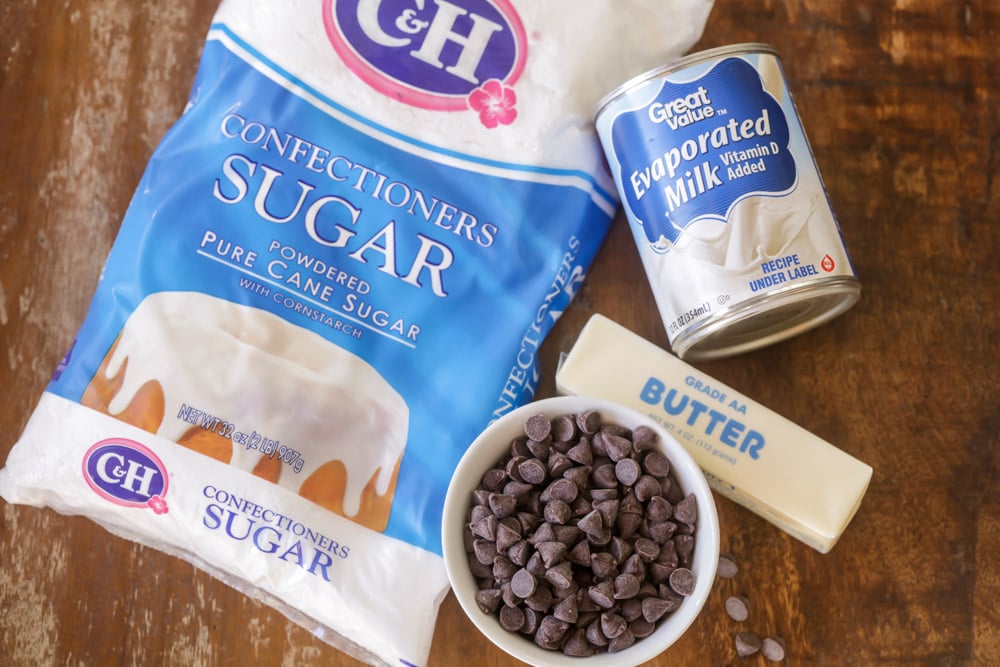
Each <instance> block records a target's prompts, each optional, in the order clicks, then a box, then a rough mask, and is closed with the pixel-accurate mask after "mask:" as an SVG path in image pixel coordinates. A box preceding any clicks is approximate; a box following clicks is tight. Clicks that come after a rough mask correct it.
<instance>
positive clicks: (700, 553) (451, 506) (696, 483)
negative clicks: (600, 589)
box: [441, 395, 720, 667]
mask: <svg viewBox="0 0 1000 667" xmlns="http://www.w3.org/2000/svg"><path fill="white" fill-rule="evenodd" d="M584 409H594V410H597V411H598V412H599V413H601V416H602V418H603V419H605V420H607V421H612V422H615V423H621V424H622V425H624V426H627V427H629V428H634V427H635V426H637V425H639V424H645V425H648V426H649V427H651V428H653V429H654V430H655V431H656V432H657V434H658V435H659V437H660V447H661V449H662V450H663V451H664V453H665V454H666V455H667V458H668V459H669V460H670V464H671V468H672V469H679V472H678V473H677V478H678V481H679V482H680V483H681V486H682V488H683V490H684V491H685V494H687V493H694V494H695V496H696V497H697V498H698V523H697V532H696V538H695V552H694V553H695V556H694V558H693V560H692V563H691V569H692V571H693V572H694V573H695V590H694V592H693V593H692V594H691V595H689V596H687V597H686V598H685V600H684V602H683V603H682V604H681V606H680V608H678V610H677V611H675V612H673V613H672V615H671V616H670V617H669V618H668V620H667V621H663V622H661V623H660V624H658V626H657V629H656V631H654V633H653V634H652V635H650V636H648V637H646V638H644V639H642V640H640V641H637V642H636V643H635V644H633V645H632V646H631V647H629V648H628V649H625V650H624V651H619V652H617V653H601V654H597V655H594V656H590V657H587V658H577V657H570V656H566V655H564V654H562V653H560V652H558V651H550V650H546V649H543V648H541V647H539V646H537V645H535V644H534V643H533V642H532V641H531V640H530V639H528V638H527V637H525V636H523V635H519V634H517V633H513V632H509V631H507V630H504V629H503V628H501V627H500V624H499V622H498V621H497V620H496V618H495V617H494V616H492V615H488V614H484V613H483V612H482V611H481V610H480V609H479V608H478V606H477V605H476V603H475V599H474V592H475V589H476V584H475V578H474V577H473V575H472V573H471V571H470V570H469V566H468V560H467V559H468V556H467V554H466V551H465V546H464V541H463V536H462V527H463V526H464V524H465V520H466V519H465V517H466V515H467V512H468V508H469V506H470V503H471V496H472V491H473V490H474V489H475V487H476V486H477V485H478V484H479V480H480V479H481V477H482V474H483V472H485V468H484V467H483V465H484V463H485V462H484V460H483V459H484V458H485V457H487V455H489V456H488V458H489V459H490V461H491V463H490V464H492V462H493V461H495V460H497V459H499V458H500V457H501V456H502V455H503V453H504V452H505V451H506V447H507V446H509V443H510V441H511V440H513V438H514V437H517V436H518V435H521V434H523V433H524V430H523V429H524V422H525V421H526V420H527V418H528V417H530V416H533V415H535V414H545V415H547V416H549V417H550V418H551V417H555V416H558V415H561V414H574V413H579V412H581V411H582V410H584ZM493 454H495V455H496V456H495V458H494V456H493ZM488 465H489V464H488ZM441 533H442V534H441V545H442V553H443V556H444V562H445V570H446V572H447V575H448V580H449V583H450V584H451V589H452V591H453V592H454V594H455V598H456V599H457V600H458V603H459V605H460V606H461V607H462V610H463V611H464V612H465V614H466V616H467V617H468V618H469V620H471V621H472V623H473V625H475V626H476V627H477V628H478V629H479V631H480V632H482V633H483V634H484V635H485V636H486V637H487V638H488V639H489V640H490V641H491V642H492V643H493V644H494V645H496V646H497V647H498V648H500V649H501V650H503V651H504V652H506V653H508V654H509V655H511V656H513V657H515V658H517V659H518V660H521V661H523V662H526V663H528V664H531V665H536V666H539V665H553V666H556V665H558V666H559V667H563V666H566V665H579V664H581V663H580V661H581V660H585V661H586V664H587V665H588V667H603V666H604V665H607V666H608V667H610V666H611V665H614V667H628V666H631V665H639V664H641V663H643V662H646V661H648V660H651V659H652V658H654V657H656V656H657V655H659V654H660V653H662V652H663V651H665V650H667V649H668V648H669V647H670V646H672V645H673V644H674V643H675V642H676V641H677V640H678V639H679V638H680V637H681V636H682V635H683V634H684V633H685V632H686V631H687V630H688V628H689V627H690V626H691V624H692V623H694V621H695V619H696V618H697V617H698V615H699V614H700V612H701V610H702V608H703V607H704V605H705V603H706V601H707V599H708V595H709V593H710V592H711V590H712V588H713V586H714V582H715V574H716V567H717V566H718V560H719V549H720V548H719V518H718V513H717V509H716V506H715V498H714V496H713V495H712V490H711V488H710V487H709V484H708V480H707V479H706V477H705V475H704V472H703V471H702V470H701V468H700V467H699V466H698V465H697V463H695V461H694V458H693V457H692V456H691V454H690V453H688V451H687V450H686V449H685V447H684V446H683V445H681V444H680V442H679V441H678V440H677V439H676V438H675V437H674V436H672V435H671V434H670V433H669V432H668V431H667V430H666V429H665V428H664V427H663V426H662V425H661V424H660V423H658V422H657V421H656V420H655V419H654V418H653V417H650V416H648V415H644V414H642V413H641V412H639V411H637V410H635V409H633V408H631V407H629V406H626V405H623V404H621V403H618V402H616V401H611V400H607V399H602V398H596V397H591V396H577V395H572V396H553V397H550V398H543V399H539V400H535V401H532V402H530V403H526V404H524V405H522V406H520V407H518V408H516V409H514V410H512V411H511V412H509V413H507V414H505V415H504V416H502V417H500V418H499V419H497V420H495V421H493V422H491V423H490V425H489V426H487V427H486V428H485V429H484V430H483V432H482V433H480V434H479V436H478V437H476V439H475V440H473V442H472V444H471V445H469V447H468V448H467V449H466V451H465V453H464V454H463V455H462V458H461V459H460V460H459V463H458V465H457V466H456V468H455V471H454V473H453V475H452V479H451V481H450V483H449V484H448V490H447V492H446V494H445V502H444V508H443V512H442V522H441ZM671 621H672V622H671Z"/></svg>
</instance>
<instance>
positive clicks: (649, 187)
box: [595, 44, 861, 360]
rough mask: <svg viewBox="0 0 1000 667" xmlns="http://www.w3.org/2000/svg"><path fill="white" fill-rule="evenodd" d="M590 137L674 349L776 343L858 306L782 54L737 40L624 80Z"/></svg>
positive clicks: (737, 348) (729, 350)
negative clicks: (598, 146) (596, 139)
mask: <svg viewBox="0 0 1000 667" xmlns="http://www.w3.org/2000/svg"><path fill="white" fill-rule="evenodd" d="M595 121H596V124H597V132H598V135H599V136H600V139H601V143H602V145H603V147H604V152H605V154H606V156H607V158H608V163H609V166H610V167H611V171H612V173H613V175H614V178H615V183H616V184H617V187H618V193H619V195H620V196H621V198H622V204H623V206H624V208H625V212H626V214H627V216H628V219H629V223H630V226H631V228H632V233H633V236H634V237H635V241H636V244H637V245H638V247H639V254H640V256H641V257H642V262H643V266H644V268H645V270H646V275H647V277H648V278H649V281H650V284H651V286H652V288H653V294H654V296H655V297H656V304H657V307H658V308H659V310H660V315H661V316H662V318H663V323H664V325H665V326H666V329H667V336H668V338H669V340H670V345H671V347H672V348H673V350H674V352H675V353H676V354H677V355H678V356H680V357H682V358H686V359H692V360H695V359H711V358H717V357H723V356H728V355H732V354H737V353H740V352H746V351H749V350H752V349H756V348H759V347H763V346H765V345H769V344H771V343H776V342H778V341H780V340H784V339H786V338H789V337H791V336H794V335H797V334H799V333H801V332H803V331H806V330H807V329H811V328H813V327H815V326H818V325H820V324H822V323H824V322H826V321H828V320H830V319H832V318H834V317H836V316H837V315H839V314H841V313H843V312H844V311H846V310H847V309H848V308H850V307H851V306H853V305H854V303H855V302H856V301H857V300H858V296H859V295H860V292H861V285H860V283H859V282H858V279H857V277H856V276H855V274H854V268H853V267H852V265H851V260H850V257H849V256H848V254H847V248H846V247H845V246H844V242H843V239H842V238H841V234H840V228H839V226H838V224H837V220H836V217H835V216H834V214H833V210H832V209H831V208H830V202H829V200H828V199H827V196H826V190H825V189H824V187H823V182H822V180H821V179H820V175H819V172H818V170H817V168H816V163H815V161H814V159H813V155H812V151H811V149H810V148H809V144H808V141H807V139H806V136H805V132H804V131H803V129H802V124H801V123H800V121H799V116H798V113H797V111H796V109H795V105H794V102H793V101H792V98H791V95H790V94H789V92H788V85H787V83H786V81H785V77H784V73H783V71H782V68H781V61H780V60H779V58H778V55H777V53H776V52H775V51H774V49H772V48H771V47H770V46H767V45H765V44H737V45H733V46H727V47H721V48H717V49H712V50H709V51H703V52H700V53H695V54H692V55H689V56H686V57H684V58H682V59H680V60H678V61H676V62H673V63H670V64H668V65H665V66H663V67H660V68H658V69H654V70H652V71H649V72H647V73H645V74H642V75H640V76H638V77H636V78H635V79H632V80H631V81H628V82H627V83H625V84H624V85H622V86H621V87H619V88H618V89H616V90H615V91H613V92H612V93H610V94H609V95H608V96H606V97H605V98H604V99H603V100H602V101H601V103H600V104H599V105H598V107H597V111H596V114H595Z"/></svg>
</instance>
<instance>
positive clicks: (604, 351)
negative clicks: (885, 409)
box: [556, 315, 872, 553]
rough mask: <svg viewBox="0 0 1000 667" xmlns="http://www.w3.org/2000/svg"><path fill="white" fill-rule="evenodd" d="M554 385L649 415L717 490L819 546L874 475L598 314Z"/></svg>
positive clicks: (829, 539) (833, 537) (843, 524)
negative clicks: (680, 445) (685, 451)
mask: <svg viewBox="0 0 1000 667" xmlns="http://www.w3.org/2000/svg"><path fill="white" fill-rule="evenodd" d="M556 387H557V389H558V391H559V392H560V393H563V394H577V395H584V396H594V397H597V398H605V399H609V400H614V401H617V402H619V403H622V404H624V405H627V406H630V407H632V408H633V409H636V410H639V411H640V412H642V413H644V414H647V415H649V417H650V418H652V419H654V420H655V421H657V422H658V423H660V424H662V425H663V426H664V427H665V428H666V429H667V430H668V431H669V432H670V433H672V434H673V435H674V437H675V438H677V440H678V441H679V442H680V443H681V444H682V445H684V446H685V448H686V449H687V450H688V452H690V454H691V456H692V457H694V459H695V461H697V463H698V465H699V466H701V468H702V470H703V471H704V473H705V476H706V477H707V478H708V481H709V484H710V485H711V486H712V488H713V489H715V490H716V491H717V492H718V493H720V494H722V495H724V496H726V497H728V498H730V499H732V500H734V501H735V502H737V503H739V504H740V505H743V506H744V507H746V508H747V509H749V510H751V511H752V512H754V513H756V514H758V515H760V516H761V517H763V518H765V519H767V520H768V521H770V522H771V523H773V524H774V525H776V526H778V527H779V528H781V529H782V530H784V531H785V532H787V533H788V534H789V535H791V536H793V537H795V538H797V539H799V540H801V541H802V542H804V543H806V544H807V545H809V546H811V547H813V548H814V549H816V550H817V551H819V552H820V553H827V552H829V551H830V549H832V548H833V545H834V544H836V543H837V540H838V539H839V538H840V536H841V534H842V533H843V532H844V529H845V528H847V524H848V523H850V521H851V518H852V517H853V516H854V514H855V513H856V512H857V510H858V506H859V505H860V504H861V498H862V497H863V496H864V494H865V491H866V490H867V488H868V483H869V481H870V480H871V476H872V468H871V466H869V465H867V464H866V463H863V462H861V461H859V460H857V459H855V458H854V457H852V456H850V455H849V454H847V453H845V452H843V451H841V450H839V449H837V448H836V447H834V446H833V445H831V444H830V443H828V442H826V441H824V440H821V439H820V438H818V437H816V436H815V435H813V434H812V433H810V432H809V431H807V430H805V429H804V428H802V427H800V426H798V425H796V424H793V423H792V422H790V421H788V420H787V419H785V418H784V417H781V416H780V415H778V414H776V413H774V412H772V411H771V410H769V409H767V408H765V407H764V406H762V405H760V404H759V403H757V402H755V401H753V400H751V399H749V398H747V397H746V396H743V395H742V394H740V393H739V392H737V391H736V390H734V389H732V388H730V387H728V386H726V385H724V384H722V383H721V382H719V381H717V380H715V379H713V378H712V377H710V376H708V375H705V374H704V373H702V372H701V371H699V370H697V369H695V368H693V367H692V366H690V365H688V364H686V363H685V362H683V361H681V360H680V359H678V358H677V357H676V356H674V355H673V354H670V353H669V352H667V351H666V350H663V349H661V348H659V347H657V346H656V345H654V344H653V343H651V342H649V341H647V340H645V339H643V338H641V337H639V336H638V335H636V334H635V333H633V332H631V331H629V330H628V329H626V328H624V327H622V326H621V325H619V324H617V323H615V322H612V321H611V320H609V319H608V318H607V317H604V316H603V315H594V316H592V317H591V318H590V320H589V321H588V322H587V324H586V325H585V326H584V328H583V331H582V332H581V333H580V337H579V338H578V339H577V341H576V343H575V344H574V345H573V349H572V350H570V352H569V353H568V354H566V355H564V356H563V359H562V360H561V362H560V365H559V369H558V370H557V372H556Z"/></svg>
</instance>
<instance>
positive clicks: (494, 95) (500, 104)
mask: <svg viewBox="0 0 1000 667" xmlns="http://www.w3.org/2000/svg"><path fill="white" fill-rule="evenodd" d="M468 101H469V107H470V108H471V109H472V110H473V111H476V112H478V113H479V122H480V123H482V124H483V125H484V126H485V127H487V128H489V129H491V130H492V129H493V128H495V127H497V126H498V125H510V124H511V123H513V122H514V119H515V118H517V109H515V108H514V105H515V104H517V94H516V93H515V92H514V89H513V88H508V87H506V86H504V85H503V82H501V81H500V80H499V79H490V80H489V81H487V82H485V83H484V84H483V85H482V86H480V87H479V88H476V89H475V90H473V91H472V92H471V93H469V98H468Z"/></svg>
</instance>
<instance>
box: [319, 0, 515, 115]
mask: <svg viewBox="0 0 1000 667" xmlns="http://www.w3.org/2000/svg"><path fill="white" fill-rule="evenodd" d="M323 23H324V26H325V27H326V32H327V35H328V36H329V38H330V42H331V43H332V44H333V47H334V49H335V50H336V51H337V54H338V55H339V56H340V58H341V60H343V62H344V63H345V64H346V65H347V66H348V67H349V68H350V69H351V71H352V72H354V73H355V74H356V75H358V76H359V77H361V79H362V80H364V81H365V82H366V83H367V84H368V85H370V86H371V87H372V88H374V89H375V90H378V91H379V92H381V93H382V94H384V95H387V96H389V97H392V98H394V99H397V100H399V101H401V102H404V103H406V104H409V105H412V106H416V107H420V108H422V109H430V110H434V111H463V110H468V109H471V110H472V111H474V112H476V113H478V114H479V119H480V121H481V122H482V124H483V125H484V126H485V127H487V128H494V127H497V126H499V125H509V124H511V123H513V122H514V120H515V119H516V118H517V108H516V105H517V95H516V93H515V92H514V84H515V83H517V80H518V78H519V77H520V76H521V73H522V72H523V71H524V63H525V57H526V55H527V39H526V38H525V32H524V26H523V25H522V24H521V20H520V17H518V15H517V13H516V12H515V11H514V8H513V7H512V6H511V5H510V3H509V1H508V0H456V1H455V2H448V1H447V0H324V1H323Z"/></svg>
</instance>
